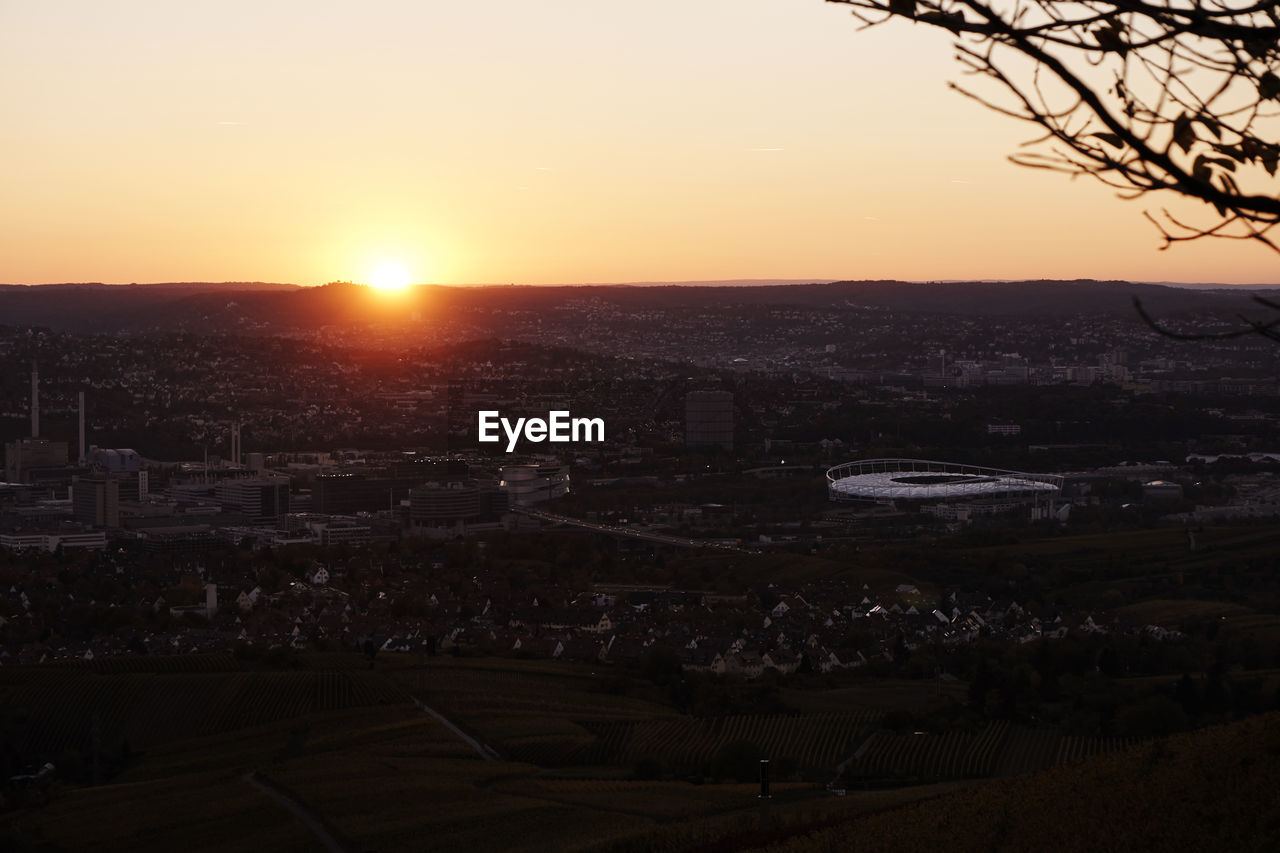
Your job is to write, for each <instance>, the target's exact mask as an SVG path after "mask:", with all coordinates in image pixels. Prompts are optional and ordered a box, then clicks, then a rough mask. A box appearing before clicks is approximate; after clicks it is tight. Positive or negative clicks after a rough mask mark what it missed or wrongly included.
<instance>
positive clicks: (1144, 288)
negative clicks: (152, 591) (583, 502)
mask: <svg viewBox="0 0 1280 853" xmlns="http://www.w3.org/2000/svg"><path fill="white" fill-rule="evenodd" d="M1258 294H1262V295H1269V296H1271V297H1272V298H1277V299H1280V290H1249V291H1247V292H1241V291H1237V290H1227V289H1222V290H1217V289H1194V288H1184V287H1171V286H1165V285H1159V284H1144V283H1134V282H1122V281H1106V282H1104V281H1018V282H1003V281H1002V282H990V281H982V282H949V283H941V282H927V283H922V282H902V281H840V282H831V283H816V284H760V283H754V284H751V285H739V284H730V283H724V284H721V283H716V284H697V285H654V286H634V285H576V286H568V285H565V286H515V285H494V286H487V287H453V286H444V285H422V286H418V287H413V288H410V289H409V291H407V292H406V293H404V294H401V295H399V296H397V297H395V298H385V297H384V295H382V294H377V293H375V292H371V291H368V290H367V289H365V288H363V287H360V286H358V285H353V284H348V283H335V284H329V285H325V286H322V287H298V286H296V285H290V284H270V283H263V282H247V283H246V282H226V283H220V284H208V283H200V282H182V283H170V284H149V285H104V284H50V285H40V286H22V285H0V323H2V324H4V325H10V326H46V327H49V328H53V329H59V330H68V331H78V332H102V333H110V332H120V331H143V330H177V329H181V328H187V329H199V330H206V331H214V330H220V331H234V330H243V331H249V330H253V331H260V332H261V331H275V330H285V329H314V328H319V327H321V326H326V325H338V326H343V325H353V324H364V323H370V322H399V321H401V320H402V319H403V318H405V317H407V316H409V315H410V314H411V313H412V312H414V311H418V312H420V313H421V314H422V315H423V316H430V315H432V314H440V313H441V312H451V311H453V312H468V313H474V312H479V314H481V315H483V314H484V313H486V312H491V311H502V310H510V309H519V310H523V311H549V310H554V309H557V308H559V307H562V306H566V305H573V304H582V303H583V302H584V301H595V302H598V303H600V304H607V305H613V306H615V307H616V308H618V309H619V310H623V311H647V310H656V309H674V310H686V309H687V310H717V311H722V310H750V309H751V308H753V307H759V308H774V307H779V306H793V307H795V308H797V309H809V310H814V309H837V310H839V309H850V308H865V309H872V310H883V311H892V312H905V313H933V314H954V315H962V316H970V317H981V316H1019V315H1023V316H1040V317H1068V316H1073V315H1079V314H1093V315H1098V314H1110V315H1128V316H1132V314H1133V300H1134V299H1135V298H1138V299H1141V300H1142V301H1143V303H1144V304H1145V305H1147V307H1148V308H1149V309H1150V310H1152V311H1153V312H1154V313H1156V314H1158V315H1160V316H1169V315H1176V314H1181V313H1185V312H1192V311H1212V312H1223V313H1225V314H1227V315H1228V316H1233V315H1234V314H1235V313H1236V312H1238V311H1240V310H1241V309H1242V308H1245V307H1247V306H1248V303H1249V298H1250V296H1253V295H1258ZM473 319H474V318H473Z"/></svg>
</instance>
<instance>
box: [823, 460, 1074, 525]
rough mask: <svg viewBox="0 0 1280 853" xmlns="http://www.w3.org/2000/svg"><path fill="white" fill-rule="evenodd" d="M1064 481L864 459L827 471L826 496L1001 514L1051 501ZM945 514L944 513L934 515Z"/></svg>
mask: <svg viewBox="0 0 1280 853" xmlns="http://www.w3.org/2000/svg"><path fill="white" fill-rule="evenodd" d="M1061 491H1062V477H1058V476H1055V475H1053V474H1028V473H1024V472H1021V471H1003V470H1000V469H998V468H981V467H978V466H976V465H961V464H959V463H955V462H937V461H933V460H929V459H860V460H857V461H855V462H845V463H844V464H843V465H837V466H835V467H834V468H830V469H828V470H827V492H828V495H829V496H830V497H831V499H832V500H835V501H869V502H874V503H889V504H894V505H895V506H902V505H904V504H907V505H920V506H922V508H923V505H924V504H934V505H948V504H958V503H965V504H973V505H975V506H974V508H975V509H976V508H977V507H979V506H981V507H983V508H985V509H986V511H987V512H1001V511H1005V510H1008V509H1012V508H1014V507H1016V506H1021V505H1025V504H1035V503H1042V502H1048V501H1052V499H1053V498H1055V497H1057V495H1058V494H1059V493H1060V492H1061ZM933 514H941V513H937V512H935V513H933Z"/></svg>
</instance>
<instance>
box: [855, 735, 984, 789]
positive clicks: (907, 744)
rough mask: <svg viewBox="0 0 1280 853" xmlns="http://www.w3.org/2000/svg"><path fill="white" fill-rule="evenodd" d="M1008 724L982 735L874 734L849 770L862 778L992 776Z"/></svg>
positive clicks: (856, 776)
mask: <svg viewBox="0 0 1280 853" xmlns="http://www.w3.org/2000/svg"><path fill="white" fill-rule="evenodd" d="M1008 729H1009V724H1008V723H1004V722H991V723H988V724H987V725H986V727H985V728H983V729H982V730H981V731H979V732H973V733H970V732H962V731H952V732H947V733H946V734H938V735H931V734H927V733H923V732H921V733H919V734H890V733H888V732H877V733H875V734H874V735H873V736H872V737H871V739H870V741H869V742H867V743H866V744H864V745H863V747H862V748H860V749H859V751H858V755H857V756H856V757H855V758H854V760H853V761H851V762H849V764H848V766H847V770H846V772H847V774H848V775H849V776H850V777H851V778H854V779H861V778H873V779H883V778H899V779H902V778H910V779H957V778H967V777H974V776H990V775H991V770H992V767H993V765H994V763H995V760H996V755H997V753H998V752H999V750H1000V748H1001V746H1003V744H1004V738H1005V735H1006V734H1007V733H1008Z"/></svg>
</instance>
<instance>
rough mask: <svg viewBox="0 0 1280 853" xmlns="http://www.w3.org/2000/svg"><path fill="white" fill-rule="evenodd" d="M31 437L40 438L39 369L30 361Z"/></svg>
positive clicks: (34, 361) (32, 360)
mask: <svg viewBox="0 0 1280 853" xmlns="http://www.w3.org/2000/svg"><path fill="white" fill-rule="evenodd" d="M31 437H32V438H39V437H40V368H39V367H38V366H37V365H36V360H35V359H34V358H33V359H31Z"/></svg>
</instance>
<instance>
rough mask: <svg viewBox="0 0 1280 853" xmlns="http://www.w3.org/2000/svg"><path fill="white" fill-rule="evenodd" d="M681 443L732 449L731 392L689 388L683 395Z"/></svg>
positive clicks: (692, 445) (691, 445) (690, 445)
mask: <svg viewBox="0 0 1280 853" xmlns="http://www.w3.org/2000/svg"><path fill="white" fill-rule="evenodd" d="M684 443H685V444H686V445H687V446H689V447H708V448H711V447H715V448H719V449H721V450H733V394H732V393H730V392H728V391H691V392H689V394H688V395H687V396H686V397H685V398H684Z"/></svg>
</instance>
